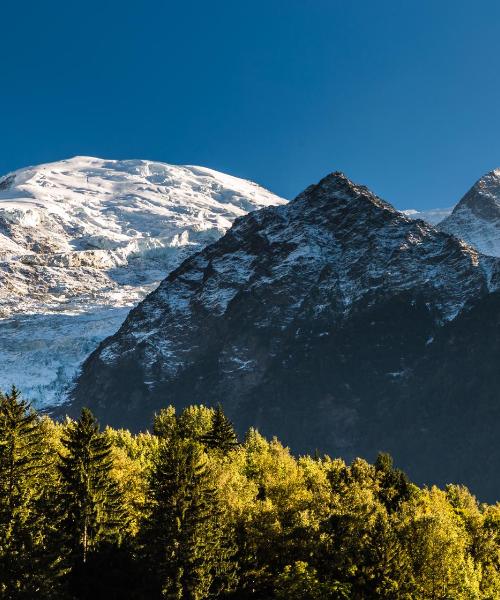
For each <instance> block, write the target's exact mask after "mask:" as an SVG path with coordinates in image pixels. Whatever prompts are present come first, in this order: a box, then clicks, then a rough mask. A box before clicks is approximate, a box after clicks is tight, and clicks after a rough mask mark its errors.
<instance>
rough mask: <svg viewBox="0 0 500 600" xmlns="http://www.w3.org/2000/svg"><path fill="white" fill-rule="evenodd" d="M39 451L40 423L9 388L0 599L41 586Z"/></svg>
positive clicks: (1, 443)
mask: <svg viewBox="0 0 500 600" xmlns="http://www.w3.org/2000/svg"><path fill="white" fill-rule="evenodd" d="M43 466H44V464H43V450H42V432H41V428H40V421H39V418H38V416H37V415H36V413H35V412H34V411H33V410H32V409H31V407H30V404H29V402H26V401H24V400H22V399H21V397H20V393H19V391H18V390H17V389H16V388H15V387H12V390H11V392H10V393H8V394H5V395H4V394H1V393H0V573H1V574H2V576H1V577H0V597H2V598H9V599H10V598H29V597H32V595H35V594H36V593H37V592H39V591H40V590H41V588H42V587H43V582H42V579H43V577H44V573H43V572H42V570H41V569H40V568H39V567H40V561H41V557H42V555H43V546H42V543H43V537H44V520H43V514H42V513H41V511H40V500H41V497H42V493H43V485H42V478H41V475H42V472H43Z"/></svg>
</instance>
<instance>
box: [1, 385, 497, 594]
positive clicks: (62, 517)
mask: <svg viewBox="0 0 500 600" xmlns="http://www.w3.org/2000/svg"><path fill="white" fill-rule="evenodd" d="M499 597H500V506H499V505H487V504H481V503H479V502H478V501H477V500H476V499H475V497H474V496H473V495H472V494H471V493H470V492H469V491H468V490H467V489H466V488H465V487H463V486H458V485H448V486H447V487H446V488H445V489H444V490H442V489H438V488H437V487H430V488H427V487H424V488H421V487H418V486H416V485H414V484H413V483H412V482H411V481H410V480H409V479H408V477H407V476H406V475H405V474H404V473H403V472H402V471H400V470H399V469H397V468H396V467H395V466H394V465H393V462H392V459H391V457H390V456H389V455H387V454H380V455H379V457H378V459H377V460H376V462H375V464H369V463H368V462H366V461H365V460H363V459H359V458H358V459H356V460H354V461H353V462H352V463H351V464H346V463H345V462H344V461H343V460H341V459H338V458H330V457H328V456H314V457H311V456H301V457H295V456H293V455H292V454H291V453H290V451H289V450H288V449H287V448H285V447H284V446H283V445H282V444H281V443H280V442H279V441H278V440H277V439H273V440H267V439H265V438H264V437H263V436H262V435H260V434H259V432H258V431H256V430H255V429H250V430H249V431H248V432H247V434H246V436H245V438H244V439H243V440H238V438H237V435H236V433H235V430H234V428H233V426H232V424H231V422H230V421H229V420H228V419H227V417H226V416H225V415H224V412H223V410H222V408H221V407H220V406H219V407H215V408H207V407H205V406H203V405H199V406H190V407H188V408H186V409H185V410H183V411H182V412H181V413H179V414H177V413H176V411H175V409H174V408H173V407H171V406H169V407H166V408H164V409H163V410H161V411H160V412H159V413H158V414H157V415H156V416H155V418H154V422H153V423H152V428H151V432H144V433H139V434H132V433H131V432H130V431H127V430H116V429H111V428H105V429H104V430H102V431H101V429H100V428H99V425H98V423H97V421H96V419H95V418H94V416H93V415H92V413H91V412H90V411H89V410H87V409H84V410H83V411H82V413H81V415H80V417H79V418H78V419H77V420H71V419H66V420H65V421H63V422H57V421H54V420H52V419H51V418H49V417H47V416H43V415H40V414H38V413H37V412H36V411H35V410H33V408H32V407H31V406H30V404H29V403H28V402H26V401H25V400H23V399H22V397H21V396H20V394H19V392H18V390H16V389H15V388H13V389H12V390H11V391H10V392H9V393H5V394H1V395H0V598H6V599H14V598H16V599H17V598H23V599H29V598H41V599H45V598H47V599H49V598H50V599H56V600H57V599H64V600H66V599H67V600H73V599H87V598H88V599H90V598H92V599H98V598H108V599H114V598H116V599H118V598H119V599H121V600H123V599H137V600H138V599H155V598H158V599H160V598H169V599H179V600H182V599H189V600H202V599H204V598H227V599H238V600H245V599H247V598H255V599H266V600H268V599H269V600H272V599H276V600H285V599H287V600H288V599H291V600H293V599H297V600H316V599H317V600H320V599H321V600H323V599H326V600H328V599H332V600H333V599H364V598H373V599H378V598H387V599H403V600H404V599H408V600H410V599H412V600H413V599H436V600H445V599H451V598H453V599H457V600H459V599H460V600H461V599H464V600H465V599H468V600H469V599H470V600H471V599H495V598H499Z"/></svg>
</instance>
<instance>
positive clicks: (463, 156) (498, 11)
mask: <svg viewBox="0 0 500 600" xmlns="http://www.w3.org/2000/svg"><path fill="white" fill-rule="evenodd" d="M1 29H2V31H1V34H0V60H1V63H2V70H1V73H2V74H1V80H0V81H1V83H0V173H6V172H7V171H10V170H13V169H16V168H18V167H22V166H26V165H28V164H35V163H40V162H48V161H52V160H57V159H61V158H67V157H69V156H72V155H76V154H88V155H93V156H102V157H106V158H148V159H154V160H160V161H165V162H171V163H180V164H185V163H187V164H200V165H206V166H210V167H213V168H215V169H219V170H221V171H225V172H228V173H231V174H234V175H238V176H243V177H247V178H249V179H253V180H256V181H258V182H259V183H261V184H263V185H265V186H267V187H268V188H270V189H272V190H273V191H275V192H276V193H279V194H281V195H283V196H285V197H293V196H294V195H295V194H297V193H298V192H299V191H301V190H302V189H303V188H304V187H305V186H307V185H308V184H310V183H312V182H314V181H316V180H318V179H319V178H320V177H322V176H323V175H325V174H326V173H327V172H330V171H333V170H342V171H344V172H345V173H346V174H347V175H348V176H349V177H351V178H352V179H354V180H356V181H358V182H360V183H365V184H367V185H369V186H370V187H371V188H372V189H373V190H374V191H376V192H377V193H378V194H379V195H381V196H383V197H384V198H385V199H386V200H388V201H390V202H392V203H393V204H395V205H396V206H398V207H400V208H404V207H416V208H426V207H431V206H448V205H451V204H453V203H454V202H455V201H456V200H458V199H459V197H460V196H461V195H462V194H463V193H464V192H465V191H466V190H467V188H468V187H469V186H470V185H471V184H472V183H473V182H474V180H475V179H477V178H478V177H479V176H480V175H482V174H483V173H484V172H486V171H488V170H490V169H492V168H494V167H497V166H500V76H499V59H500V2H498V0H476V1H475V2H472V1H462V0H448V1H445V0H391V1H388V0H387V1H384V0H376V1H375V0H211V1H210V0H198V1H193V0H191V1H190V0H182V1H180V0H179V1H176V2H173V1H170V0H134V1H131V0H121V1H116V0H99V1H95V0H85V1H82V2H78V1H76V0H75V1H72V0H64V1H59V0H55V1H54V0H45V1H43V2H41V1H38V0H24V1H22V0H5V1H4V2H2V28H1Z"/></svg>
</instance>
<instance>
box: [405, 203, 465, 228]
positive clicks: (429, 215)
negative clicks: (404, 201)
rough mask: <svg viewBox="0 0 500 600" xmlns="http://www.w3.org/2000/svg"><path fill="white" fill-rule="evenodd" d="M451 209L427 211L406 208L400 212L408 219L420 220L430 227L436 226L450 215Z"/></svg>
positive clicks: (430, 209)
mask: <svg viewBox="0 0 500 600" xmlns="http://www.w3.org/2000/svg"><path fill="white" fill-rule="evenodd" d="M452 211H453V207H452V208H429V209H427V210H416V209H414V208H408V209H406V210H402V211H401V212H402V213H403V214H404V215H406V216H407V217H409V218H410V219H422V221H426V222H427V223H430V224H431V225H437V224H438V223H440V222H441V221H442V220H443V219H445V218H446V217H448V216H449V215H451V212H452Z"/></svg>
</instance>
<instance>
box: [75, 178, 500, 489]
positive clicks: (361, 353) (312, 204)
mask: <svg viewBox="0 0 500 600" xmlns="http://www.w3.org/2000/svg"><path fill="white" fill-rule="evenodd" d="M498 286H499V261H498V260H497V259H495V258H491V257H486V256H482V255H481V254H479V253H478V252H477V251H476V250H475V249H473V248H472V247H470V246H468V245H467V244H465V243H464V242H462V241H460V240H458V239H456V238H454V237H452V236H450V235H448V234H446V233H444V232H441V231H438V230H436V229H435V228H433V227H431V226H430V225H428V224H426V223H424V222H423V221H418V220H417V221H415V220H411V219H409V218H407V217H405V216H404V215H403V214H401V213H399V212H397V211H396V210H395V209H394V208H392V207H391V206H390V205H389V204H387V203H385V202H383V201H382V200H380V199H379V198H377V197H376V196H375V195H373V194H372V193H371V192H370V191H369V190H368V189H366V188H365V187H362V186H358V185H356V184H354V183H352V182H351V181H349V180H348V179H347V178H346V177H344V176H343V175H342V174H340V173H334V174H332V175H330V176H328V177H326V178H325V179H323V180H322V181H320V182H319V183H318V184H317V185H314V186H311V187H309V188H308V189H307V190H306V191H305V192H303V193H302V194H300V195H299V196H298V197H297V198H296V199H295V200H293V201H292V202H291V203H289V204H288V205H284V206H279V207H273V208H265V209H263V210H260V211H258V212H255V213H252V214H250V215H248V216H246V217H242V218H240V219H237V220H236V222H235V223H234V225H233V227H232V228H231V229H230V230H229V231H228V232H227V233H226V235H225V236H224V237H223V238H222V239H220V240H219V241H218V242H216V243H214V244H212V245H210V246H208V247H206V248H205V249H204V250H202V251H201V252H199V253H197V254H196V255H194V256H192V257H191V258H188V259H187V260H186V261H184V262H183V263H182V264H181V265H180V266H179V267H178V268H177V269H176V270H175V271H173V272H172V273H171V274H170V275H169V276H168V277H167V279H165V280H164V281H163V282H162V284H161V285H160V286H159V288H158V289H157V290H155V291H154V292H153V293H151V294H150V295H149V296H148V297H147V298H146V299H145V300H144V301H143V302H141V303H140V304H139V306H138V307H137V308H135V309H134V310H133V311H131V313H130V314H129V316H128V317H127V319H126V321H125V322H124V324H123V325H122V327H121V328H120V330H119V331H118V332H117V333H116V334H115V335H114V336H111V337H109V338H107V339H106V340H105V341H104V342H102V343H101V345H100V346H99V348H98V349H97V350H96V351H95V352H94V353H93V354H92V355H91V356H90V357H89V359H88V360H87V361H86V363H85V365H84V368H83V372H82V375H81V377H80V378H79V380H78V383H77V386H76V388H75V390H74V394H73V410H75V411H76V410H78V408H79V407H80V406H81V405H88V406H90V407H91V408H92V409H93V410H94V411H95V412H96V413H97V414H98V416H99V417H100V418H101V419H103V420H104V421H106V422H109V423H113V424H115V425H125V426H129V427H132V428H135V429H138V428H140V427H146V426H148V425H149V423H150V419H151V416H152V413H153V412H154V411H155V410H157V409H158V408H160V407H161V406H165V405H166V404H168V403H172V404H175V405H177V406H179V407H181V406H184V405H186V404H189V403H200V402H203V403H209V404H210V403H215V402H218V401H221V402H222V403H223V404H224V406H225V408H226V410H227V412H228V413H229V415H230V417H231V418H232V419H234V420H235V422H236V424H237V425H238V427H239V428H240V430H244V429H245V428H246V427H248V426H250V425H254V426H258V427H260V428H261V429H262V430H263V432H264V433H266V434H270V435H272V434H277V435H279V436H280V437H281V438H282V439H283V440H284V441H285V442H287V443H289V444H290V445H291V446H292V448H293V449H294V450H296V451H299V452H301V451H313V450H314V449H315V448H316V447H319V448H320V449H322V450H324V451H328V452H331V453H333V454H341V455H343V456H345V457H346V458H351V457H353V456H354V455H357V454H361V455H365V456H368V457H369V458H373V455H374V453H375V452H376V451H377V450H380V449H386V450H391V451H393V452H394V453H395V454H396V456H397V457H398V458H399V455H400V454H401V456H402V457H403V466H405V467H407V468H409V470H410V473H412V472H413V473H414V474H415V475H416V476H420V474H421V473H423V472H424V471H420V467H421V466H422V463H421V462H419V460H420V459H419V454H418V448H417V446H416V445H415V444H417V442H418V440H422V435H423V433H422V432H423V431H424V430H425V429H426V427H427V429H428V428H429V423H428V422H427V416H426V415H431V416H432V419H434V418H435V419H438V418H439V419H440V420H439V425H436V427H445V421H446V415H444V416H443V414H442V413H443V412H444V413H446V409H450V410H452V411H453V410H454V409H453V405H452V403H451V402H448V403H447V404H446V407H445V406H444V405H440V407H438V408H435V410H434V412H432V411H431V410H429V407H428V406H427V408H425V406H424V408H425V410H424V408H422V406H423V405H422V402H420V401H418V402H417V401H416V400H415V396H414V394H415V393H417V392H416V390H417V391H418V390H419V389H423V388H424V387H425V385H424V384H426V381H425V377H427V375H425V374H426V373H428V372H427V371H426V369H427V368H428V365H429V364H432V365H433V366H434V367H435V370H436V371H439V369H440V366H441V365H440V363H439V355H435V354H433V352H434V350H433V349H434V347H435V344H436V343H437V342H436V340H439V343H440V344H441V343H442V344H445V345H446V344H447V343H453V340H456V343H457V344H458V347H459V348H460V347H462V348H463V345H461V344H463V343H465V342H463V341H461V340H464V339H465V337H464V336H463V335H462V334H460V335H458V334H457V337H454V336H455V334H454V333H453V332H454V331H455V330H454V327H455V323H457V322H460V319H462V316H463V315H466V314H471V311H472V312H473V311H478V310H479V311H480V310H481V309H480V308H477V307H478V306H479V305H481V303H482V302H484V301H485V300H484V299H485V298H488V297H491V295H492V292H494V291H495V290H497V288H498ZM464 318H465V317H464ZM443 332H446V334H445V333H443ZM443 336H448V337H447V338H446V339H447V340H448V341H447V342H445V341H444V337H443ZM480 355H481V352H478V356H480ZM447 364H448V363H447ZM450 364H451V363H450ZM426 365H427V366H426ZM448 367H449V365H448ZM445 370H446V369H445ZM448 370H449V368H448ZM419 377H420V378H421V379H419ZM442 381H443V382H444V381H446V374H443V376H442ZM410 382H411V384H410ZM441 385H442V386H444V385H445V384H444V383H442V384H441ZM446 385H448V388H449V389H451V388H452V387H453V386H452V385H450V382H448V383H447V384H446ZM426 389H427V388H426ZM440 389H441V391H442V390H443V388H440ZM436 394H438V395H439V389H438V391H435V392H434V397H435V396H436ZM472 402H473V400H472ZM440 411H441V412H440ZM457 418H458V417H457ZM499 424H500V423H499ZM465 425H466V424H464V426H465ZM431 437H432V436H431ZM426 439H427V438H426ZM412 440H415V444H413V442H412ZM437 442H438V440H436V443H435V444H434V446H433V445H432V443H430V444H427V447H426V448H427V450H426V452H427V451H428V452H432V448H435V449H437V448H438V447H439V444H437ZM422 443H423V442H422ZM405 444H406V445H405ZM440 460H442V459H440ZM426 468H427V471H426V473H428V474H429V478H430V479H431V480H432V479H433V478H434V479H435V478H436V477H439V474H438V473H436V472H435V471H434V472H433V469H432V468H429V465H428V464H427V465H426ZM455 471H456V470H455ZM462 475H463V473H462ZM462 479H463V477H462Z"/></svg>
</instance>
